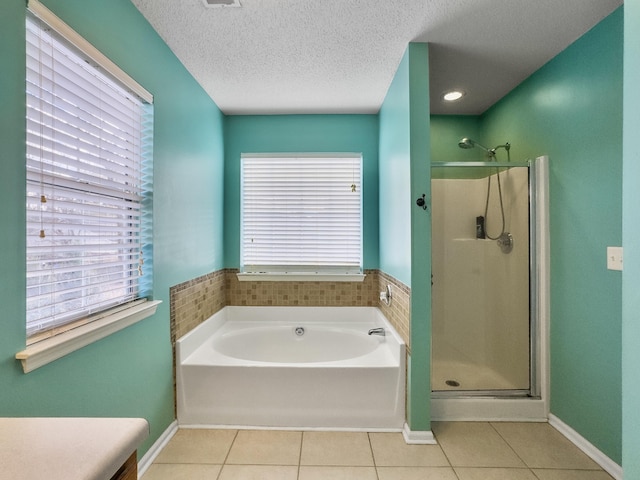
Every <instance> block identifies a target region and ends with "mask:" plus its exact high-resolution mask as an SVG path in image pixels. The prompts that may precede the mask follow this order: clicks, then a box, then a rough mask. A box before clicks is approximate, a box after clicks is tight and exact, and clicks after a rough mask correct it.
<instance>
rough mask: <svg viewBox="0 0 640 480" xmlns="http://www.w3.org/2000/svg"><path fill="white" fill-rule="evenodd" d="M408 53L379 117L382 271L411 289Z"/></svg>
mask: <svg viewBox="0 0 640 480" xmlns="http://www.w3.org/2000/svg"><path fill="white" fill-rule="evenodd" d="M409 101H410V99H409V50H408V49H407V51H406V52H405V54H404V56H403V57H402V61H401V62H400V65H399V66H398V70H397V71H396V74H395V77H394V78H393V81H392V82H391V85H390V86H389V90H388V91H387V95H386V97H385V99H384V102H383V103H382V107H381V108H380V113H379V122H380V127H379V128H380V147H379V152H380V178H379V180H378V182H379V184H380V231H379V237H380V270H382V271H383V272H386V273H387V274H389V275H391V276H392V277H394V278H397V279H398V280H400V281H401V282H402V283H404V284H405V285H407V286H409V287H410V286H411V210H410V207H409V205H410V203H411V192H410V190H409V189H408V188H407V185H410V184H411V141H410V128H411V123H410V112H409Z"/></svg>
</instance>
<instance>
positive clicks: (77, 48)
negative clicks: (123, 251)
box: [16, 0, 161, 373]
mask: <svg viewBox="0 0 640 480" xmlns="http://www.w3.org/2000/svg"><path fill="white" fill-rule="evenodd" d="M26 16H27V18H25V21H29V22H31V21H32V20H28V19H29V18H31V19H35V20H36V21H37V22H40V23H41V24H42V25H43V26H46V28H47V29H50V30H51V31H53V32H55V36H56V37H57V38H58V40H57V41H59V42H62V43H64V44H65V45H67V46H68V47H70V48H71V49H73V50H74V55H77V56H78V58H80V59H81V60H82V62H86V63H88V64H90V65H91V66H92V67H93V68H95V69H96V71H98V72H99V74H100V75H102V76H107V77H109V78H111V79H112V80H113V81H114V83H117V84H119V85H120V88H124V89H125V90H126V91H128V92H129V94H130V96H131V95H133V96H135V97H136V98H138V99H139V100H140V101H141V103H142V104H143V105H144V104H148V105H149V107H148V109H152V104H153V96H152V95H151V94H150V93H149V92H147V91H146V90H145V89H144V88H143V87H142V86H141V85H140V84H138V83H137V82H136V81H135V80H133V79H132V78H131V77H130V76H129V75H127V74H126V73H125V72H123V71H122V70H121V69H120V68H119V67H118V66H117V65H116V64H115V63H113V62H112V61H111V60H109V59H108V58H107V57H106V56H104V55H103V54H102V53H101V52H100V51H99V50H97V49H96V48H95V47H93V46H92V45H91V44H90V43H89V42H87V41H86V40H85V39H84V38H83V37H81V36H80V35H79V34H78V33H76V32H75V31H74V30H73V29H71V27H69V26H68V25H67V24H65V23H64V22H63V21H62V20H61V19H59V18H58V17H57V16H55V15H54V14H53V13H52V12H51V11H49V10H48V9H47V8H46V7H44V5H42V4H41V3H40V2H39V1H38V0H29V2H28V6H27V12H26ZM27 33H28V32H27ZM25 40H26V39H25ZM27 55H29V54H28V53H27ZM54 79H55V78H54ZM38 88H42V87H38ZM76 93H77V92H76ZM78 96H79V97H82V95H80V94H78ZM31 108H32V107H27V109H28V111H29V109H31ZM143 108H145V107H143ZM31 111H32V110H31ZM150 112H151V115H150V116H149V118H147V119H146V121H148V123H149V125H147V127H148V128H147V129H146V130H145V128H143V127H140V128H141V130H140V137H139V138H140V140H141V141H143V137H144V136H145V132H146V133H150V134H151V137H152V129H153V121H152V110H150ZM27 118H30V117H29V116H27ZM56 118H57V117H56ZM149 130H150V132H149ZM40 134H42V131H41V132H40ZM144 141H146V142H148V148H146V150H147V157H148V158H147V160H146V164H145V161H144V160H143V161H142V162H143V163H142V167H141V168H143V169H144V170H145V172H144V173H143V172H140V180H139V181H140V182H144V184H145V186H144V187H141V188H142V190H141V194H140V195H141V196H139V197H138V198H139V200H138V204H139V207H137V208H139V213H138V214H137V215H139V217H140V218H139V222H140V223H141V226H140V227H139V228H140V233H139V238H140V246H139V247H136V248H135V252H139V253H135V255H138V256H140V258H142V252H144V253H145V255H146V256H145V258H144V263H145V270H146V271H145V272H144V273H145V275H144V276H140V277H137V278H136V280H135V283H136V285H137V286H136V289H137V293H136V294H135V295H133V297H131V298H130V299H127V300H126V301H124V297H121V298H122V299H123V300H120V301H116V302H112V303H110V304H109V305H106V304H105V306H104V307H101V308H98V309H97V310H96V311H94V312H90V313H83V314H79V315H76V316H74V318H73V319H72V320H70V321H67V322H65V323H64V324H61V325H58V326H54V327H52V328H49V329H46V330H44V331H42V332H36V333H35V334H33V335H30V336H28V338H27V339H26V344H27V347H26V349H25V350H23V351H21V352H18V353H17V354H16V358H17V359H18V360H20V361H21V362H22V364H23V369H24V371H25V373H27V372H29V371H32V370H33V369H35V368H38V367H40V366H42V365H45V364H47V363H49V362H51V361H53V360H55V359H57V358H60V357H61V356H63V355H66V354H68V353H70V352H72V351H75V350H77V349H79V348H82V347H83V346H85V345H88V344H90V343H93V342H95V341H97V340H99V339H101V338H104V337H106V336H107V335H110V334H112V333H114V332H116V331H118V330H121V329H122V328H125V327H127V326H129V325H131V324H133V323H135V322H137V321H140V320H142V319H144V318H147V317H149V316H151V315H153V314H154V313H155V311H156V308H157V306H158V304H160V303H161V302H159V301H152V300H151V299H150V298H151V282H152V273H151V265H152V262H151V258H149V255H148V254H149V253H150V251H151V249H150V248H149V246H148V245H149V244H150V242H151V228H150V227H151V223H150V221H151V208H150V207H151V200H150V198H151V188H150V185H152V180H151V163H152V145H151V141H150V139H149V138H146V137H145V138H144ZM55 155H59V154H58V153H56V154H55ZM142 155H144V153H142ZM56 158H57V157H56ZM37 161H39V160H37ZM57 161H58V160H57V159H56V160H52V162H57ZM136 168H137V167H136ZM78 172H79V170H78ZM110 175H112V174H110ZM31 177H32V178H31V179H30V180H29V179H28V180H27V185H33V184H34V181H33V174H31ZM51 178H53V177H51ZM59 178H62V177H59ZM68 178H72V177H68ZM77 178H78V179H80V177H77ZM62 182H63V183H69V182H68V181H67V180H65V179H64V178H63V179H62ZM125 182H126V180H125ZM125 184H127V183H125ZM52 185H53V187H52V188H60V187H55V185H57V180H55V179H54V180H53V183H52ZM78 185H82V182H81V183H80V184H78ZM95 185H96V186H95V188H93V187H92V188H88V189H87V188H86V187H85V186H82V187H81V188H78V189H77V190H76V191H77V192H78V193H77V194H75V196H76V197H78V198H79V197H82V196H84V195H94V194H95V193H96V192H95V191H94V192H92V193H91V192H88V193H82V190H92V189H93V190H96V189H97V190H98V191H100V190H104V188H103V187H104V185H103V184H102V182H100V181H98V182H97V183H96V184H95ZM67 186H68V185H67ZM101 195H104V192H102V194H101ZM107 195H108V193H107ZM107 195H105V196H103V197H102V198H106V196H107ZM128 201H129V200H120V202H121V204H122V202H128ZM101 204H102V203H101ZM76 208H77V207H76ZM80 208H85V207H80ZM121 208H122V207H121ZM126 210H128V208H127V207H125V209H124V210H121V211H122V212H125V211H126ZM74 212H76V213H77V212H78V211H77V210H74ZM56 215H58V214H56ZM82 215H84V213H82ZM125 215H126V214H125ZM122 218H124V219H125V220H124V222H125V223H124V225H125V227H123V228H125V229H126V228H135V227H133V226H132V225H133V224H132V223H131V221H127V220H126V218H129V219H131V217H127V216H125V217H122ZM127 225H128V226H127ZM81 228H86V227H81ZM136 230H137V229H136ZM123 232H124V230H123ZM124 235H125V237H122V238H129V237H128V236H127V235H128V234H127V233H125V234H124ZM26 248H27V249H28V248H29V247H28V246H27V247H26ZM80 248H81V247H80ZM27 253H28V251H27ZM123 262H124V261H123ZM126 263H132V262H131V261H129V260H127V261H126ZM133 276H135V273H131V271H130V273H128V274H126V278H128V279H131V278H133ZM123 278H124V277H123ZM125 283H129V280H125ZM82 288H90V287H82ZM127 288H128V287H127ZM83 291H84V290H83ZM83 296H84V294H83ZM25 321H26V322H28V320H27V319H25Z"/></svg>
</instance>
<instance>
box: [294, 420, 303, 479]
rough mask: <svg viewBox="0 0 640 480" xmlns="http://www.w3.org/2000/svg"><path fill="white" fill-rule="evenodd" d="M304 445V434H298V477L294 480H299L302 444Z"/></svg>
mask: <svg viewBox="0 0 640 480" xmlns="http://www.w3.org/2000/svg"><path fill="white" fill-rule="evenodd" d="M303 443H304V432H300V450H299V451H298V475H296V479H297V480H300V467H301V466H302V465H301V464H302V444H303Z"/></svg>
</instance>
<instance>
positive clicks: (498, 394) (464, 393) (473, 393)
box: [431, 389, 536, 399]
mask: <svg viewBox="0 0 640 480" xmlns="http://www.w3.org/2000/svg"><path fill="white" fill-rule="evenodd" d="M483 397H484V398H536V397H534V396H532V395H531V393H530V391H529V390H458V389H456V390H453V389H451V390H433V391H432V392H431V398H432V399H434V398H483Z"/></svg>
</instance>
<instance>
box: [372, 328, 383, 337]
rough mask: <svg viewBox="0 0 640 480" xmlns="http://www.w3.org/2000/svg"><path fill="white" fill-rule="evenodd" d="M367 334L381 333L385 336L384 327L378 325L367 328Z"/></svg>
mask: <svg viewBox="0 0 640 480" xmlns="http://www.w3.org/2000/svg"><path fill="white" fill-rule="evenodd" d="M369 335H381V336H383V337H384V336H385V331H384V328H382V327H380V328H372V329H371V330H369Z"/></svg>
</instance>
